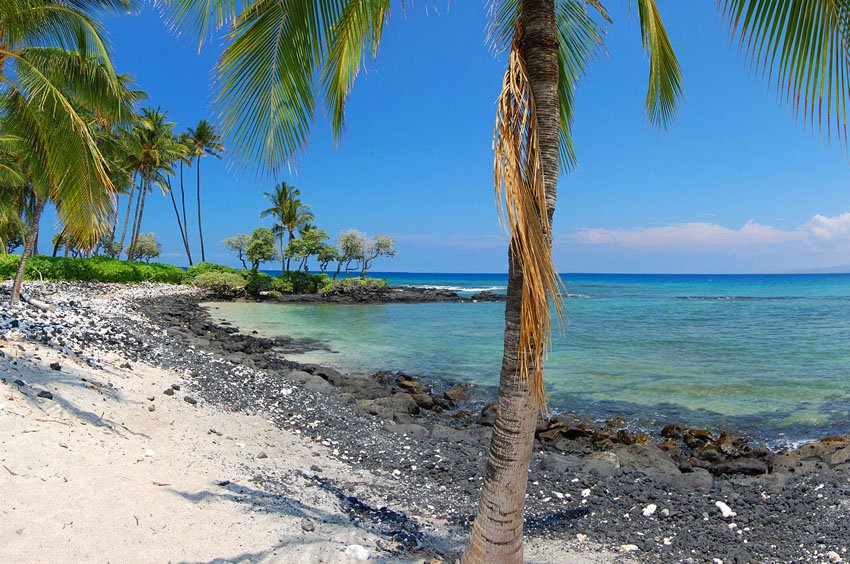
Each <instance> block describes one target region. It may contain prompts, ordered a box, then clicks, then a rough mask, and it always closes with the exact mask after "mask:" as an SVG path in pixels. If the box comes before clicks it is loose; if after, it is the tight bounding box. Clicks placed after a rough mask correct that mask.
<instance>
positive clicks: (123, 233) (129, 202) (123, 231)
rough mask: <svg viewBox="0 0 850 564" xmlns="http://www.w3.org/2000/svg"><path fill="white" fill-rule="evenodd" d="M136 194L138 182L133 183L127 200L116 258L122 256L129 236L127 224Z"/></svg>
mask: <svg viewBox="0 0 850 564" xmlns="http://www.w3.org/2000/svg"><path fill="white" fill-rule="evenodd" d="M135 195H136V184H135V182H134V183H133V188H132V189H131V190H130V197H129V199H128V200H127V213H126V214H124V227H123V228H122V229H121V243H120V244H119V245H118V253H117V254H116V256H115V258H117V259H120V258H121V251H122V250H124V239H125V238H126V237H127V225H128V224H129V223H130V210H131V209H132V207H133V196H135Z"/></svg>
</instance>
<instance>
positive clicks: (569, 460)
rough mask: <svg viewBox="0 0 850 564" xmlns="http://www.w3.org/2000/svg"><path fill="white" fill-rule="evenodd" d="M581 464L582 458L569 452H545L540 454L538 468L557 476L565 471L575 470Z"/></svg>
mask: <svg viewBox="0 0 850 564" xmlns="http://www.w3.org/2000/svg"><path fill="white" fill-rule="evenodd" d="M581 465H582V459H581V458H579V457H578V456H573V455H570V454H560V453H557V452H547V453H544V454H543V455H542V456H541V460H540V470H541V471H543V472H547V473H549V474H552V475H555V476H559V475H562V474H566V473H567V472H575V471H576V470H578V469H579V468H580V467H581Z"/></svg>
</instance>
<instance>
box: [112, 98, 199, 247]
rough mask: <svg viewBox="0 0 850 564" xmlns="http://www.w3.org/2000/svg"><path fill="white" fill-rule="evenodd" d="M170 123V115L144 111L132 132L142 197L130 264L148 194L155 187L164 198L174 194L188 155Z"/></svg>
mask: <svg viewBox="0 0 850 564" xmlns="http://www.w3.org/2000/svg"><path fill="white" fill-rule="evenodd" d="M167 119H168V112H167V111H164V110H162V109H160V108H144V109H143V110H142V114H141V115H140V116H139V118H138V120H137V122H136V124H135V125H134V127H133V130H132V132H131V138H132V140H133V141H132V151H131V160H132V167H133V170H134V171H135V173H136V175H137V178H138V181H139V183H138V191H139V197H138V199H137V200H136V211H135V214H134V220H133V224H132V225H133V228H132V230H131V234H130V245H129V247H128V249H127V260H134V258H135V248H136V242H137V241H138V238H139V235H140V234H141V230H142V219H143V218H144V213H145V202H146V200H147V194H148V192H150V191H152V190H153V189H154V187H159V188H160V190H162V192H163V194H165V193H166V192H170V190H171V181H170V176H171V175H173V174H174V164H175V163H176V162H177V161H179V160H180V159H181V158H182V157H183V155H184V153H185V151H186V148H185V147H184V146H183V145H181V144H179V143H178V142H177V141H176V137H175V135H174V123H172V122H169V121H167ZM176 211H177V208H176V204H175V212H176ZM125 229H126V223H125ZM184 240H185V239H184Z"/></svg>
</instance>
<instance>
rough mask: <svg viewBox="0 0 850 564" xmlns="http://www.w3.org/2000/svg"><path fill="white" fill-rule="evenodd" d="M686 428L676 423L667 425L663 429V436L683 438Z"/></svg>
mask: <svg viewBox="0 0 850 564" xmlns="http://www.w3.org/2000/svg"><path fill="white" fill-rule="evenodd" d="M683 433H684V430H683V429H682V428H681V427H680V426H678V425H675V424H671V425H667V426H665V427H664V428H663V429H661V436H662V437H665V438H668V439H681V438H682V434H683Z"/></svg>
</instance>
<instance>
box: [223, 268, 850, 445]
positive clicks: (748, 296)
mask: <svg viewBox="0 0 850 564" xmlns="http://www.w3.org/2000/svg"><path fill="white" fill-rule="evenodd" d="M374 276H382V277H385V278H387V279H388V280H389V282H390V283H391V284H393V285H401V284H406V285H413V286H428V287H441V288H448V289H452V290H455V291H459V292H461V293H465V294H467V295H468V294H470V293H473V292H478V291H482V290H490V291H495V292H504V290H505V285H506V277H505V275H503V274H501V275H500V274H410V273H375V274H374ZM564 281H565V282H566V284H567V290H568V292H569V295H570V297H569V299H568V300H567V311H568V318H567V320H566V323H565V325H564V326H563V327H562V330H561V331H560V332H559V331H558V328H557V327H556V328H555V332H554V334H553V340H552V341H553V342H552V351H551V353H550V354H549V356H548V359H547V362H546V370H545V374H546V381H547V384H548V390H549V403H550V409H551V411H552V412H553V413H563V412H574V413H577V414H579V415H581V416H584V417H588V418H593V419H599V420H603V419H607V418H611V417H615V416H616V417H622V418H624V419H626V420H627V421H629V422H630V423H631V424H633V425H634V426H636V427H641V428H644V429H655V430H657V429H658V428H660V427H661V426H663V425H665V424H667V423H671V422H675V423H679V424H683V425H686V426H691V427H708V428H712V429H724V428H726V429H730V430H734V431H738V432H745V433H748V434H749V435H751V436H753V437H754V438H756V439H761V440H765V441H767V442H769V443H771V444H783V443H784V444H795V443H797V442H800V441H805V440H811V439H815V438H821V437H823V436H825V435H828V434H839V433H847V432H850V275H847V274H813V275H633V274H622V275H615V274H567V275H564ZM215 308H216V309H215V310H214V311H213V315H214V316H215V317H217V318H221V319H227V320H228V321H231V322H232V323H234V324H235V325H236V326H238V327H240V329H242V330H248V331H250V330H256V331H258V332H259V333H261V334H264V335H268V336H274V335H289V336H294V337H313V338H318V339H321V340H322V341H324V342H326V343H327V344H328V345H329V346H330V347H331V348H332V349H333V351H334V352H332V353H327V352H324V353H310V354H308V355H304V356H303V357H301V358H302V359H303V360H310V361H320V362H323V363H326V364H328V365H331V366H335V367H338V368H342V369H344V370H347V371H363V372H371V371H376V370H404V371H406V372H410V373H413V374H416V375H418V376H419V377H420V378H422V379H425V380H429V379H430V380H433V381H446V380H448V381H453V382H469V383H473V384H475V385H476V392H475V397H476V399H479V400H480V401H482V402H485V401H489V400H492V399H493V398H494V396H495V393H496V385H497V383H498V376H499V366H500V362H501V349H502V331H503V315H504V304H503V303H465V304H458V303H432V304H384V305H301V304H265V303H225V304H216V306H215ZM296 359H298V357H296Z"/></svg>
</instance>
